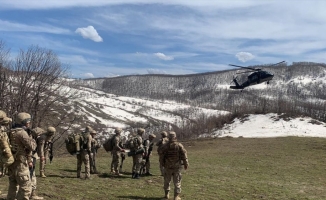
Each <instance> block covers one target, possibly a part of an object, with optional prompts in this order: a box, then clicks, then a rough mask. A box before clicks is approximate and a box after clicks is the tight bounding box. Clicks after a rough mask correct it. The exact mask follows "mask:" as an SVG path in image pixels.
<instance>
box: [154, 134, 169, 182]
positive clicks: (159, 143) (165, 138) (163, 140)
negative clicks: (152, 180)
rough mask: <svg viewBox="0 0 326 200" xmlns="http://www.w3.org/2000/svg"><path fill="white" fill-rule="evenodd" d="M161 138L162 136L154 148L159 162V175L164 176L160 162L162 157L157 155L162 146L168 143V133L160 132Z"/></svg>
mask: <svg viewBox="0 0 326 200" xmlns="http://www.w3.org/2000/svg"><path fill="white" fill-rule="evenodd" d="M161 136H162V138H161V139H160V140H159V141H158V142H157V143H156V146H157V153H158V156H159V161H160V171H161V175H162V176H163V174H164V167H163V163H161V160H162V158H161V157H162V156H161V154H160V153H159V151H160V149H161V148H162V146H163V145H164V144H165V143H167V142H168V141H169V139H168V138H167V136H168V133H167V132H166V131H162V132H161Z"/></svg>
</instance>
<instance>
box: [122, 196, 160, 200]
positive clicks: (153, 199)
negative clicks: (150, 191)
mask: <svg viewBox="0 0 326 200" xmlns="http://www.w3.org/2000/svg"><path fill="white" fill-rule="evenodd" d="M117 197H118V198H119V199H144V200H146V199H150V200H159V199H160V200H161V199H162V197H137V196H117Z"/></svg>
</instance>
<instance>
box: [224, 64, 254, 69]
mask: <svg viewBox="0 0 326 200" xmlns="http://www.w3.org/2000/svg"><path fill="white" fill-rule="evenodd" d="M229 65H230V66H233V67H240V68H244V69H251V70H254V71H257V69H255V68H252V67H243V66H239V65H232V64H229Z"/></svg>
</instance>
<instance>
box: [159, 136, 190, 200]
mask: <svg viewBox="0 0 326 200" xmlns="http://www.w3.org/2000/svg"><path fill="white" fill-rule="evenodd" d="M160 154H161V155H162V157H161V159H162V160H161V162H162V163H163V166H164V191H165V198H167V199H168V198H169V191H170V182H171V179H172V178H173V183H174V199H175V200H179V199H181V198H180V197H179V195H180V193H181V170H182V165H183V166H184V169H185V170H186V169H187V168H188V165H189V163H188V157H187V151H186V149H185V148H184V147H183V145H182V144H181V143H179V142H177V139H176V134H175V132H170V133H169V141H168V142H167V143H165V144H164V145H163V146H162V148H161V149H160Z"/></svg>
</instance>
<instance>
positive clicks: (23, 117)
mask: <svg viewBox="0 0 326 200" xmlns="http://www.w3.org/2000/svg"><path fill="white" fill-rule="evenodd" d="M30 123H31V116H30V115H29V114H28V113H18V115H17V120H16V126H15V127H14V128H13V129H12V130H11V131H10V133H9V139H10V144H11V146H12V149H11V150H12V153H13V154H14V155H15V161H14V163H13V164H11V165H10V166H9V167H8V174H9V189H8V195H7V199H8V200H14V199H29V198H30V196H31V193H32V191H31V189H32V186H31V180H30V175H29V173H30V171H29V167H31V166H32V160H31V159H28V158H27V156H28V155H30V152H32V151H34V150H35V148H36V142H35V140H33V139H32V138H31V137H29V136H28V134H27V132H26V131H25V130H24V129H23V127H26V128H29V127H30V125H31V124H30ZM17 188H18V192H17Z"/></svg>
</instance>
